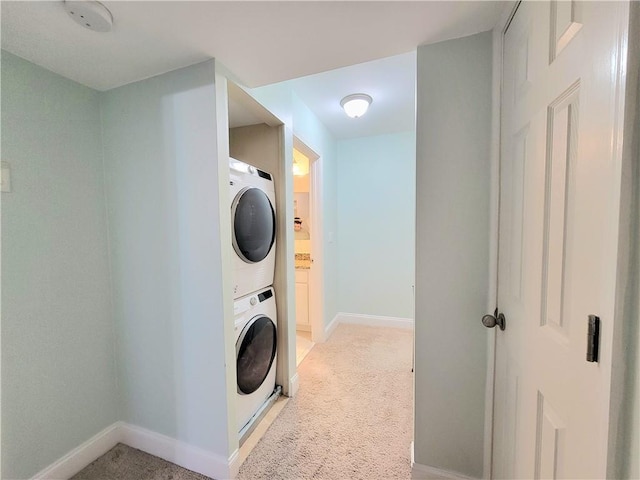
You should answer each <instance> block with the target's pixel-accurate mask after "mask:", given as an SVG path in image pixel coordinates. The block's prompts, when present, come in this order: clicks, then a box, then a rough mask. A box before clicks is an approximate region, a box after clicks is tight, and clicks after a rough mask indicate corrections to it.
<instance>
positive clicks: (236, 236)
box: [231, 187, 276, 263]
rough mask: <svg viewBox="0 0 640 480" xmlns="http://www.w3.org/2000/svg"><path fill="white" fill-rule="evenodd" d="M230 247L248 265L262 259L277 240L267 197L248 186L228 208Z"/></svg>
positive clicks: (270, 206) (271, 209)
mask: <svg viewBox="0 0 640 480" xmlns="http://www.w3.org/2000/svg"><path fill="white" fill-rule="evenodd" d="M231 218H232V220H233V248H234V249H235V251H236V253H237V254H238V256H239V257H240V258H241V259H242V260H244V261H245V262H247V263H257V262H260V261H261V260H264V259H265V257H266V256H267V255H268V254H269V252H270V251H271V247H272V246H273V242H274V240H275V238H276V217H275V213H274V211H273V206H272V205H271V202H270V201H269V197H267V194H266V193H264V192H263V191H262V190H260V189H259V188H255V187H247V188H245V189H243V190H241V191H240V193H238V195H237V196H236V198H235V200H234V201H233V205H232V206H231Z"/></svg>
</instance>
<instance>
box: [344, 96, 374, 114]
mask: <svg viewBox="0 0 640 480" xmlns="http://www.w3.org/2000/svg"><path fill="white" fill-rule="evenodd" d="M371 102H373V98H371V97H370V96H369V95H367V94H365V93H354V94H353V95H347V96H346V97H344V98H343V99H342V100H340V106H341V107H342V108H344V112H345V113H346V114H347V115H349V116H350V117H351V118H358V117H361V116H362V115H364V114H365V113H366V112H367V109H368V108H369V105H371Z"/></svg>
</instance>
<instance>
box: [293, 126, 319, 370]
mask: <svg viewBox="0 0 640 480" xmlns="http://www.w3.org/2000/svg"><path fill="white" fill-rule="evenodd" d="M292 169H293V202H294V203H293V212H294V223H293V225H292V227H291V228H293V231H294V254H295V281H296V282H295V288H296V290H295V304H296V310H295V311H296V366H297V365H300V363H301V362H302V360H303V359H304V357H305V356H306V355H307V354H308V353H309V352H310V351H311V349H312V348H313V346H314V345H315V342H318V341H323V340H324V329H323V326H322V303H323V302H322V298H323V295H322V291H323V282H322V267H323V264H322V163H321V159H320V156H319V155H318V154H317V153H316V152H314V151H313V150H312V149H311V148H310V147H309V146H307V145H306V144H305V143H304V142H303V141H302V140H300V139H299V138H297V137H295V136H294V139H293V165H292Z"/></svg>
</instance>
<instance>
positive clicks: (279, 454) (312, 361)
mask: <svg viewBox="0 0 640 480" xmlns="http://www.w3.org/2000/svg"><path fill="white" fill-rule="evenodd" d="M411 342H412V332H411V331H409V330H401V329H392V328H374V327H363V326H357V325H344V324H343V325H340V326H338V328H337V329H336V330H335V332H334V333H333V335H332V336H331V338H330V339H329V340H328V341H327V342H326V343H321V344H316V345H315V347H314V348H313V350H311V352H310V353H309V354H308V355H307V356H306V358H305V359H304V361H303V362H302V364H301V365H300V366H299V369H298V372H299V377H300V390H299V391H298V394H297V395H296V397H295V398H294V399H292V400H290V401H289V402H288V403H287V405H286V406H285V407H284V409H283V410H282V412H281V413H280V415H279V416H278V418H276V420H275V421H274V422H273V424H272V425H271V426H270V427H269V429H268V430H267V432H266V433H265V435H264V437H263V438H262V439H261V440H260V442H259V443H258V444H257V445H256V447H255V448H254V450H253V451H252V452H251V454H250V455H249V457H248V458H247V459H246V461H245V462H244V464H243V465H242V466H241V468H240V474H239V476H238V478H239V479H242V480H257V479H279V480H280V479H281V480H294V479H295V480H303V479H316V480H356V479H367V480H375V479H379V480H391V479H409V478H411V466H410V453H409V446H410V442H411V439H412V438H413V432H412V428H413V416H412V415H413V414H412V412H413V408H412V401H413V393H412V375H413V374H412V373H411V352H412V345H411ZM204 478H206V477H203V476H202V475H198V474H196V473H193V472H190V471H188V470H185V469H182V468H180V467H177V466H175V465H172V464H170V463H168V462H165V461H164V460H161V459H158V458H156V457H153V456H151V455H147V454H145V453H143V452H140V451H138V450H135V449H131V448H129V447H126V446H124V445H118V446H116V447H115V448H114V449H113V450H111V451H110V452H108V453H107V454H106V455H104V456H103V457H101V458H99V459H98V460H96V462H94V463H93V464H91V465H90V466H88V467H87V468H85V469H84V470H83V471H81V472H80V473H78V474H77V475H76V476H75V477H74V480H106V479H109V480H111V479H113V480H116V479H117V480H134V479H135V480H138V479H153V480H165V479H175V480H201V479H204Z"/></svg>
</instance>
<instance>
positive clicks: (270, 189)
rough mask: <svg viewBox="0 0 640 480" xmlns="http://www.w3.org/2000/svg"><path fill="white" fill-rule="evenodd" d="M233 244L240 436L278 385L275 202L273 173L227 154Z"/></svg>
mask: <svg viewBox="0 0 640 480" xmlns="http://www.w3.org/2000/svg"><path fill="white" fill-rule="evenodd" d="M229 171H230V186H231V222H232V228H231V231H232V237H233V250H234V252H235V255H234V259H233V262H234V263H233V266H234V268H233V275H234V276H233V298H234V306H233V311H234V319H235V333H236V334H235V338H236V376H237V387H238V399H237V400H238V401H237V420H238V431H239V432H240V438H241V440H242V439H243V438H244V437H245V435H246V434H247V433H248V432H250V431H251V429H252V427H253V424H254V423H255V421H256V420H257V419H258V418H259V417H260V414H261V412H262V411H263V410H264V408H265V406H266V405H267V403H268V402H269V400H270V399H271V397H272V395H273V394H274V390H275V388H276V359H277V354H276V350H277V324H278V321H277V312H276V300H275V292H274V290H273V286H272V285H273V276H274V271H275V242H276V208H275V187H274V182H273V178H272V176H271V174H269V173H267V172H264V171H262V170H260V169H258V168H256V167H254V166H252V165H249V164H247V163H244V162H241V161H239V160H236V159H234V158H230V159H229Z"/></svg>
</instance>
